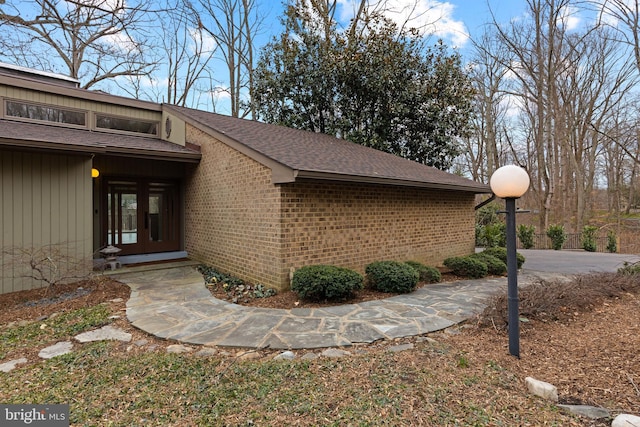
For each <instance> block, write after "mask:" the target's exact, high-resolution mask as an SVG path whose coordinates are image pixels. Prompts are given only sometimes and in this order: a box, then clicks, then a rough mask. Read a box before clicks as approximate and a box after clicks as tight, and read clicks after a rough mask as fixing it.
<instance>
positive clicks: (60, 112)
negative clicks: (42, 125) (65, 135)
mask: <svg viewBox="0 0 640 427" xmlns="http://www.w3.org/2000/svg"><path fill="white" fill-rule="evenodd" d="M6 107H7V108H6V115H7V116H11V117H22V118H25V119H31V120H43V121H47V122H56V123H67V124H71V125H81V126H85V125H86V114H85V113H84V112H82V111H74V110H67V109H64V108H59V107H50V106H46V105H34V104H27V103H24V102H16V101H7V103H6Z"/></svg>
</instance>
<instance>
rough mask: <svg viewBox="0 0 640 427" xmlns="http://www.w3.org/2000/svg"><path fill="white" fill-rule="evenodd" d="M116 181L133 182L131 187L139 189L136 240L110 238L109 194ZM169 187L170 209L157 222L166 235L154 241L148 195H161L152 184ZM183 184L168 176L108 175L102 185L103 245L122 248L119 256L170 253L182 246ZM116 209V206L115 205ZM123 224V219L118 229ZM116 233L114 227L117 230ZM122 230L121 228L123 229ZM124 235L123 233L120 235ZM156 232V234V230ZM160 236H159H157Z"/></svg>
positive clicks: (168, 207) (101, 225)
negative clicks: (125, 241)
mask: <svg viewBox="0 0 640 427" xmlns="http://www.w3.org/2000/svg"><path fill="white" fill-rule="evenodd" d="M115 182H122V183H123V185H126V184H131V186H132V188H135V192H136V203H137V206H136V242H135V243H129V244H128V243H122V242H121V241H120V239H118V241H115V240H116V239H114V241H109V226H110V224H109V220H110V215H109V214H110V213H109V211H108V209H109V197H110V185H111V184H114V183H115ZM154 185H155V186H156V187H157V186H166V188H167V189H168V193H167V197H168V200H167V201H166V202H167V203H166V204H165V207H166V208H167V211H166V212H164V215H163V216H162V217H161V218H164V221H163V222H162V223H159V224H158V225H159V226H160V227H162V231H161V234H162V235H164V236H167V238H166V239H163V240H153V239H152V236H151V226H152V221H153V218H154V217H152V214H151V212H150V209H149V197H150V196H151V195H152V194H162V192H161V191H154V189H153V186H154ZM181 191H182V190H181V183H180V180H178V179H166V178H160V179H155V178H149V177H132V176H119V175H110V176H105V177H104V178H103V179H102V188H101V194H102V197H101V200H100V205H101V206H102V207H101V220H100V241H101V247H104V246H106V245H109V244H111V245H113V246H116V247H118V248H120V249H122V251H121V252H120V255H139V254H149V253H158V252H171V251H178V250H180V249H181V244H182V218H183V215H182V204H181V202H180V200H181ZM112 209H113V207H112ZM118 215H119V218H121V211H119V212H118ZM121 226H122V224H121V219H120V224H118V225H117V228H116V229H117V230H119V229H120V227H121ZM114 233H115V230H114ZM120 233H121V231H120ZM120 233H119V235H120V236H122V234H120ZM156 234H157V233H156ZM156 238H157V237H156Z"/></svg>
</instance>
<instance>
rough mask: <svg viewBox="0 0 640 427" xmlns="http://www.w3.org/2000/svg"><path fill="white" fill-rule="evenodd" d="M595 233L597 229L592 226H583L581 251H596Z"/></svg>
mask: <svg viewBox="0 0 640 427" xmlns="http://www.w3.org/2000/svg"><path fill="white" fill-rule="evenodd" d="M596 231H598V227H594V226H593V225H585V226H584V228H583V229H582V249H584V250H585V251H587V252H595V251H596V249H597V247H596V246H597V245H596Z"/></svg>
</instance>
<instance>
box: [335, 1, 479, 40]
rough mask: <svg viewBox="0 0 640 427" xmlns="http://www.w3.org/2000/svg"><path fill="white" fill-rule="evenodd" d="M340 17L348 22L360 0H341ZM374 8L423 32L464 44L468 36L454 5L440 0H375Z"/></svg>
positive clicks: (372, 3) (407, 26)
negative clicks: (457, 17)
mask: <svg viewBox="0 0 640 427" xmlns="http://www.w3.org/2000/svg"><path fill="white" fill-rule="evenodd" d="M339 3H340V5H341V15H340V19H341V20H342V21H343V22H345V21H348V20H349V19H350V18H352V17H353V15H354V14H355V10H356V8H357V5H358V3H359V0H339ZM370 5H371V7H372V8H373V9H375V10H383V11H384V14H385V16H386V17H388V18H389V19H391V20H392V21H393V22H395V23H396V24H398V25H399V26H404V27H405V28H416V29H418V30H419V31H420V32H421V34H423V35H427V36H428V35H433V36H436V37H438V38H442V39H444V40H447V41H449V42H451V44H453V45H454V46H457V47H462V46H464V45H465V43H466V42H467V41H468V40H469V33H468V32H467V29H466V27H465V25H464V23H463V22H462V21H458V20H456V19H455V18H454V17H453V12H454V9H455V6H454V5H453V4H451V3H449V2H442V1H437V0H395V1H391V2H389V1H385V0H373V1H372V2H371V3H370Z"/></svg>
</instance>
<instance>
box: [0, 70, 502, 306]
mask: <svg viewBox="0 0 640 427" xmlns="http://www.w3.org/2000/svg"><path fill="white" fill-rule="evenodd" d="M77 86H78V85H77V82H76V81H73V80H71V79H68V78H66V77H61V76H57V75H52V74H49V73H41V72H35V71H33V70H26V69H23V68H20V67H14V66H8V65H6V64H2V65H0V165H1V166H2V169H1V171H0V190H1V191H2V207H1V208H0V225H1V226H2V233H1V234H0V238H1V239H0V247H2V248H10V247H11V248H16V247H18V248H34V247H50V246H55V247H56V248H58V249H61V250H62V251H64V252H65V253H67V254H70V255H71V256H73V257H75V258H91V257H92V256H95V254H96V253H97V251H98V250H99V249H101V248H103V247H104V246H106V245H113V246H116V247H118V248H120V249H122V252H121V255H122V257H121V259H122V260H123V261H124V262H139V261H147V260H158V259H171V258H180V257H185V256H188V257H190V258H192V259H196V260H198V261H201V262H204V263H207V264H211V265H214V266H216V267H217V268H218V269H220V270H223V271H225V272H228V273H230V274H233V275H235V276H238V277H242V278H244V279H245V280H249V281H252V282H260V283H263V284H265V285H267V286H271V287H276V288H279V289H283V288H286V287H287V286H288V284H289V277H290V272H291V271H292V270H293V269H296V268H299V267H301V266H303V265H309V264H334V265H340V266H346V267H350V268H353V269H356V270H358V271H363V269H364V266H365V265H366V264H368V263H369V262H372V261H376V260H383V259H395V260H409V259H412V260H418V261H422V262H424V263H426V264H429V265H440V264H441V263H442V261H443V260H444V258H446V257H449V256H454V255H464V254H469V253H471V252H472V251H473V249H474V205H475V195H476V194H479V193H489V192H490V190H489V188H488V186H486V185H484V184H479V183H476V182H473V181H470V180H468V179H465V178H462V177H459V176H456V175H452V174H449V173H446V172H442V171H439V170H437V169H434V168H431V167H428V166H425V165H421V164H418V163H415V162H411V161H408V160H405V159H402V158H400V157H397V156H393V155H390V154H386V153H383V152H380V151H376V150H373V149H370V148H366V147H363V146H360V145H356V144H352V143H350V142H347V141H344V140H340V139H336V138H333V137H330V136H327V135H322V134H317V133H311V132H305V131H299V130H294V129H289V128H285V127H281V126H274V125H268V124H264V123H259V122H255V121H249V120H242V119H236V118H232V117H227V116H222V115H218V114H214V113H208V112H204V111H199V110H193V109H188V108H183V107H177V106H171V105H166V104H157V103H152V102H146V101H140V100H135V99H129V98H123V97H119V96H113V95H108V94H105V93H103V92H95V91H89V90H83V89H79V88H78V87H77ZM92 173H94V174H97V175H98V176H95V177H92ZM3 257H4V258H6V256H4V255H3ZM2 265H3V266H4V267H3V274H2V277H1V278H0V280H1V284H2V292H3V293H4V292H12V291H17V290H21V289H28V288H31V287H33V286H37V284H34V283H33V282H32V281H30V280H29V279H26V278H24V277H22V276H23V275H24V274H23V271H21V268H22V267H21V266H17V265H9V266H7V264H6V263H4V264H2Z"/></svg>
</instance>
